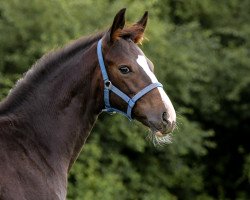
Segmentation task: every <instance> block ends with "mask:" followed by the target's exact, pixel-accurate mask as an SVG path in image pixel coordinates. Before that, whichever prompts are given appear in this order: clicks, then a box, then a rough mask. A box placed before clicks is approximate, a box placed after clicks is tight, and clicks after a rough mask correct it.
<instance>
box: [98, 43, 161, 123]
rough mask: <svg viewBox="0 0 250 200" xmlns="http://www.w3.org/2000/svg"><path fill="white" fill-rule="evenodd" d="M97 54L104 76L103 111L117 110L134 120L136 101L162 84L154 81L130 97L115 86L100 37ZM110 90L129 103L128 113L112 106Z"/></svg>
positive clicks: (114, 111) (111, 111)
mask: <svg viewBox="0 0 250 200" xmlns="http://www.w3.org/2000/svg"><path fill="white" fill-rule="evenodd" d="M97 56H98V61H99V65H100V68H101V72H102V77H103V81H104V103H105V109H104V110H103V111H106V112H108V113H116V112H117V113H121V114H123V115H125V116H126V117H127V118H128V119H129V120H132V117H131V113H132V109H133V107H134V105H135V103H136V101H137V100H138V99H140V98H141V97H142V96H144V95H145V94H147V93H148V92H150V91H151V90H153V89H154V88H156V87H163V86H162V84H161V83H159V82H157V83H152V84H150V85H148V86H146V87H145V88H143V89H142V90H140V91H139V92H138V93H137V94H136V95H135V96H133V97H132V98H130V97H129V96H128V95H126V94H125V93H123V92H122V91H121V90H119V89H118V88H117V87H115V86H114V85H113V84H112V83H111V81H110V80H109V78H108V74H107V70H106V67H105V64H104V60H103V56H102V39H100V40H99V41H98V44H97ZM110 91H112V92H113V93H115V94H116V95H118V96H119V97H120V98H122V99H123V100H124V101H125V102H126V103H127V104H128V107H127V113H125V112H123V111H121V110H118V109H116V108H112V107H111V105H110V101H109V93H110Z"/></svg>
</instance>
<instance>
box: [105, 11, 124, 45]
mask: <svg viewBox="0 0 250 200" xmlns="http://www.w3.org/2000/svg"><path fill="white" fill-rule="evenodd" d="M125 12H126V8H123V9H121V10H120V11H119V12H118V13H117V14H116V16H115V18H114V21H113V24H112V26H111V28H110V30H109V36H110V42H114V41H115V40H116V39H117V38H118V37H119V34H116V33H117V32H120V31H121V30H122V29H123V27H124V25H125Z"/></svg>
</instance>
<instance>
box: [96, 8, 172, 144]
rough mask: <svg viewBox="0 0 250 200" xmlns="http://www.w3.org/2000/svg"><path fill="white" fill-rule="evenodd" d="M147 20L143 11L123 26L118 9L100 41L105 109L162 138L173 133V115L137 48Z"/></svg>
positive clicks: (165, 96)
mask: <svg viewBox="0 0 250 200" xmlns="http://www.w3.org/2000/svg"><path fill="white" fill-rule="evenodd" d="M147 20H148V12H145V13H144V15H143V16H142V18H141V19H140V20H139V21H138V22H136V23H135V24H133V25H132V26H129V27H125V9H122V10H120V11H119V12H118V13H117V14H116V16H115V18H114V21H113V24H112V26H111V28H110V29H109V31H108V32H107V33H106V34H105V35H104V36H103V38H102V39H101V40H100V41H99V44H98V48H99V50H98V58H99V64H100V66H101V69H102V75H103V79H104V99H105V98H106V99H105V107H106V110H107V111H108V112H113V111H118V112H121V113H123V114H124V115H126V116H127V117H128V118H129V119H132V118H133V119H136V120H138V121H140V122H141V123H143V124H144V125H146V126H148V127H149V128H150V129H151V130H152V133H153V136H155V137H157V138H162V139H163V138H164V137H166V136H167V134H168V133H171V132H172V131H173V130H174V128H175V124H176V113H175V110H174V107H173V105H172V103H171V101H170V99H169V97H168V96H167V94H166V92H165V91H164V89H163V87H162V85H161V84H160V83H159V82H158V80H157V78H156V76H155V75H154V65H153V63H152V62H151V61H150V60H149V59H148V58H147V57H146V56H145V54H144V53H143V51H142V50H141V49H140V48H139V46H138V44H139V43H141V41H142V39H143V34H144V30H145V28H146V25H147ZM103 68H104V69H103ZM103 71H104V72H103ZM105 73H106V75H105Z"/></svg>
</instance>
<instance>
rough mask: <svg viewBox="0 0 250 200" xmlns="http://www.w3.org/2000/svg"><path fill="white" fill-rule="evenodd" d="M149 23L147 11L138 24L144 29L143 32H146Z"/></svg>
mask: <svg viewBox="0 0 250 200" xmlns="http://www.w3.org/2000/svg"><path fill="white" fill-rule="evenodd" d="M147 22H148V11H146V12H145V13H144V15H143V16H142V18H141V19H140V20H139V21H138V22H137V23H136V24H138V25H140V26H141V27H142V28H143V31H144V30H145V29H146V26H147Z"/></svg>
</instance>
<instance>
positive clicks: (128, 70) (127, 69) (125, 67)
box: [119, 65, 131, 74]
mask: <svg viewBox="0 0 250 200" xmlns="http://www.w3.org/2000/svg"><path fill="white" fill-rule="evenodd" d="M119 70H120V72H121V73H122V74H128V73H129V72H131V71H130V69H129V68H128V67H127V66H125V65H122V66H121V67H120V68H119Z"/></svg>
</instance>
